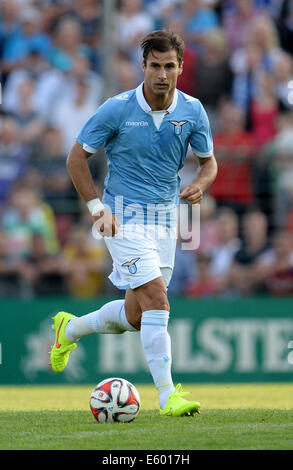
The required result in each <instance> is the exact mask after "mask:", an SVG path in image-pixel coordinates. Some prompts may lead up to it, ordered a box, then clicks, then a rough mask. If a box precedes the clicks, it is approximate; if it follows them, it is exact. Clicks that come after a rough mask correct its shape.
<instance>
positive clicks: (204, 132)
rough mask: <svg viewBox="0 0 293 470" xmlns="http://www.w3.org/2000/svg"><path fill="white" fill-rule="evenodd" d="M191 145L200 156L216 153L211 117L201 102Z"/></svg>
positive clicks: (204, 156) (209, 155)
mask: <svg viewBox="0 0 293 470" xmlns="http://www.w3.org/2000/svg"><path fill="white" fill-rule="evenodd" d="M190 145H191V148H192V150H193V152H194V153H195V154H196V155H197V156H198V157H200V158H206V157H211V156H212V155H213V153H214V145H213V137H212V132H211V127H210V123H209V118H208V116H207V113H206V111H205V109H204V107H203V106H202V104H201V103H200V110H199V113H198V118H197V121H196V123H195V125H194V132H193V133H192V135H191V138H190Z"/></svg>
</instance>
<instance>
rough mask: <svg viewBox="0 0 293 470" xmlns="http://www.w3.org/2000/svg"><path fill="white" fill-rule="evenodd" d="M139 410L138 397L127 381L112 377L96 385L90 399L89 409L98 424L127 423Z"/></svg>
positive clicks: (135, 390) (132, 386)
mask: <svg viewBox="0 0 293 470" xmlns="http://www.w3.org/2000/svg"><path fill="white" fill-rule="evenodd" d="M139 408H140V397H139V393H138V391H137V389H136V388H135V386H134V385H133V384H132V383H130V382H128V380H125V379H121V378H119V377H112V378H109V379H106V380H103V381H102V382H100V383H98V385H96V387H95V388H94V389H93V391H92V394H91V398H90V409H91V412H92V414H93V416H94V418H95V419H96V420H97V421H98V423H116V422H122V423H127V422H128V423H129V422H130V421H133V420H134V419H135V418H136V417H137V415H138V413H139Z"/></svg>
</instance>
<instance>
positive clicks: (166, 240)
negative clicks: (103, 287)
mask: <svg viewBox="0 0 293 470" xmlns="http://www.w3.org/2000/svg"><path fill="white" fill-rule="evenodd" d="M160 228H162V229H163V232H161V231H159V230H160ZM104 240H105V243H106V246H107V248H108V250H109V252H110V255H111V257H112V260H113V271H112V273H111V274H110V276H109V279H110V280H111V282H112V283H113V284H114V285H115V286H116V287H118V289H123V290H126V289H135V288H136V287H139V286H142V285H143V284H146V283H147V282H149V281H152V280H153V279H156V278H157V277H160V276H162V277H163V279H164V282H165V285H166V287H168V285H169V282H170V280H171V277H172V273H173V266H174V258H175V249H176V241H177V239H176V229H174V228H163V227H161V226H159V228H158V226H153V225H142V224H135V225H133V224H125V225H123V226H120V229H119V232H118V234H117V235H116V236H115V237H105V238H104Z"/></svg>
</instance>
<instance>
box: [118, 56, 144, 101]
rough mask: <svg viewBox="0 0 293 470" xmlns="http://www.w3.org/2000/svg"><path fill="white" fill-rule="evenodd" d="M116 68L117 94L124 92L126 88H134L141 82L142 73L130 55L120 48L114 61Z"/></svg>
mask: <svg viewBox="0 0 293 470" xmlns="http://www.w3.org/2000/svg"><path fill="white" fill-rule="evenodd" d="M114 70H115V94H118V93H123V92H124V91H125V90H132V89H133V88H136V87H137V86H138V85H139V83H140V74H139V73H138V71H137V68H136V67H135V65H134V64H133V62H131V60H130V59H129V57H128V55H127V54H126V53H125V52H123V51H121V50H118V51H117V52H116V57H115V61H114Z"/></svg>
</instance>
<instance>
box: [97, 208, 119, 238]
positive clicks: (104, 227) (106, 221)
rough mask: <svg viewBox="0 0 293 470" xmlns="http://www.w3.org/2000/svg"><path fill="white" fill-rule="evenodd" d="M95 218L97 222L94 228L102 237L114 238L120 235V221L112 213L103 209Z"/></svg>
mask: <svg viewBox="0 0 293 470" xmlns="http://www.w3.org/2000/svg"><path fill="white" fill-rule="evenodd" d="M93 218H94V221H95V222H94V226H95V227H96V229H97V230H98V232H99V233H100V235H102V237H114V236H115V235H116V234H117V233H118V231H119V227H120V221H119V220H118V219H117V217H115V215H114V214H112V212H110V211H108V210H107V209H103V210H101V212H99V213H98V214H96V215H94V216H93Z"/></svg>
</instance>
